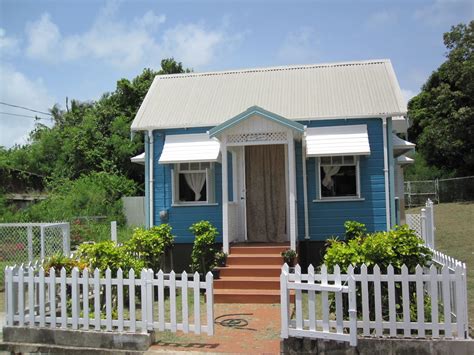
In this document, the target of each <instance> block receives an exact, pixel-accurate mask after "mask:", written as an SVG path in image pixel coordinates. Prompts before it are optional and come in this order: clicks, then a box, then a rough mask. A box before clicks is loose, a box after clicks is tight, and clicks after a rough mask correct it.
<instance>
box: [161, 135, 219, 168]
mask: <svg viewBox="0 0 474 355" xmlns="http://www.w3.org/2000/svg"><path fill="white" fill-rule="evenodd" d="M219 150H220V143H219V141H218V140H217V139H216V138H209V135H208V134H207V133H197V134H176V135H170V136H166V138H165V144H164V146H163V152H162V153H161V156H160V160H159V163H160V164H172V163H180V162H207V161H210V162H212V161H217V160H218V159H219Z"/></svg>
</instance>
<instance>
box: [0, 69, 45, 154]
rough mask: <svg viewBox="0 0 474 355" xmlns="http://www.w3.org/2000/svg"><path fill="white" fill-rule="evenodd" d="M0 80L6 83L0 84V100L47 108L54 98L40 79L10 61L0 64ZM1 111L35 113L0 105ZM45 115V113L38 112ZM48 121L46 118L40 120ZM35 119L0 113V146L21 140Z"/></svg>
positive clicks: (32, 125) (25, 136)
mask: <svg viewBox="0 0 474 355" xmlns="http://www.w3.org/2000/svg"><path fill="white" fill-rule="evenodd" d="M0 65H1V66H0V81H1V82H3V83H8V84H7V85H0V101H2V102H6V103H10V104H14V105H20V106H26V107H29V108H33V109H37V110H39V111H47V109H48V108H50V107H51V106H52V105H53V104H54V99H53V98H52V97H51V95H50V94H49V93H48V91H47V89H46V87H45V86H44V84H43V81H42V80H41V79H40V78H38V79H34V80H32V79H30V78H28V77H26V76H25V75H24V74H23V73H21V72H19V71H17V70H16V69H15V68H14V67H12V66H10V65H3V64H0ZM0 108H1V110H0V111H1V112H10V113H15V114H20V115H26V116H35V114H34V113H33V112H29V111H25V110H19V109H15V108H13V107H7V106H4V105H2V106H0ZM38 116H42V117H45V115H39V114H38ZM46 117H47V116H46ZM40 122H41V123H44V124H51V122H50V120H47V121H43V120H42V121H40ZM34 125H35V119H34V118H28V117H19V116H11V115H6V114H3V113H0V146H1V145H3V146H6V147H9V146H12V145H13V144H25V143H26V139H27V137H28V133H29V132H30V131H31V130H32V129H33V128H34Z"/></svg>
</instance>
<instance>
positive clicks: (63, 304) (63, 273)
mask: <svg viewBox="0 0 474 355" xmlns="http://www.w3.org/2000/svg"><path fill="white" fill-rule="evenodd" d="M60 274H61V329H66V328H67V303H66V302H67V298H66V288H67V284H66V269H65V268H64V267H63V268H61V273H60Z"/></svg>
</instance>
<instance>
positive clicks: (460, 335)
mask: <svg viewBox="0 0 474 355" xmlns="http://www.w3.org/2000/svg"><path fill="white" fill-rule="evenodd" d="M454 272H455V285H456V286H455V287H456V328H457V337H456V338H457V339H466V333H465V326H464V324H467V317H466V313H467V308H464V305H465V301H464V300H463V298H464V297H465V293H464V287H465V283H464V280H463V275H462V274H463V268H462V266H461V265H458V266H456V269H455V271H454Z"/></svg>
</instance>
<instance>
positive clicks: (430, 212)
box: [426, 199, 436, 249]
mask: <svg viewBox="0 0 474 355" xmlns="http://www.w3.org/2000/svg"><path fill="white" fill-rule="evenodd" d="M426 210H427V214H426V224H427V227H428V231H429V234H428V239H429V241H430V244H429V246H430V247H431V248H433V249H434V248H435V229H436V228H435V224H434V206H433V201H431V200H430V199H428V200H427V201H426Z"/></svg>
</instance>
